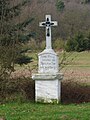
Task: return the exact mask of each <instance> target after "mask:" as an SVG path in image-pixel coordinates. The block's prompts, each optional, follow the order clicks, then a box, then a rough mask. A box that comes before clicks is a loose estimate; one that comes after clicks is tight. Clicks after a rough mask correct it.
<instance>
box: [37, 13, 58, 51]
mask: <svg viewBox="0 0 90 120" xmlns="http://www.w3.org/2000/svg"><path fill="white" fill-rule="evenodd" d="M39 26H40V27H46V49H52V46H51V27H52V26H57V21H51V15H46V21H45V22H40V23H39Z"/></svg>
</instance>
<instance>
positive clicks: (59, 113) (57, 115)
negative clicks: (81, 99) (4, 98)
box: [0, 103, 90, 120]
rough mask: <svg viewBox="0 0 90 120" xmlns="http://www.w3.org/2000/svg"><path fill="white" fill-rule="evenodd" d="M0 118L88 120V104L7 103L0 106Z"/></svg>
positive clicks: (10, 119)
mask: <svg viewBox="0 0 90 120" xmlns="http://www.w3.org/2000/svg"><path fill="white" fill-rule="evenodd" d="M0 117H5V118H6V120H90V103H83V104H70V105H61V104H59V105H54V104H36V103H7V104H2V105H0Z"/></svg>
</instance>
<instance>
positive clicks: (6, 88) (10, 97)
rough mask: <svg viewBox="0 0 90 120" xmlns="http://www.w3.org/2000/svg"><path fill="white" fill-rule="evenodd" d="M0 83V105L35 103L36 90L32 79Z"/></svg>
mask: <svg viewBox="0 0 90 120" xmlns="http://www.w3.org/2000/svg"><path fill="white" fill-rule="evenodd" d="M0 83H1V84H0V103H3V102H9V101H17V102H18V101H19V102H24V101H27V100H30V101H34V96H35V95H34V89H35V88H34V81H33V80H32V79H31V78H17V79H8V80H1V81H0Z"/></svg>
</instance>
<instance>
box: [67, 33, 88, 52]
mask: <svg viewBox="0 0 90 120" xmlns="http://www.w3.org/2000/svg"><path fill="white" fill-rule="evenodd" d="M65 50H66V51H67V52H69V51H77V52H81V51H85V50H90V38H89V36H88V37H86V36H84V35H83V34H81V33H78V34H76V35H75V36H74V37H73V38H70V39H68V40H67V42H66V45H65Z"/></svg>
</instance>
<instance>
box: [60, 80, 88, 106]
mask: <svg viewBox="0 0 90 120" xmlns="http://www.w3.org/2000/svg"><path fill="white" fill-rule="evenodd" d="M61 102H62V103H64V104H68V103H82V102H90V86H88V85H86V86H85V85H84V84H83V85H82V83H79V82H74V81H71V80H70V81H67V82H62V95H61Z"/></svg>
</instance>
